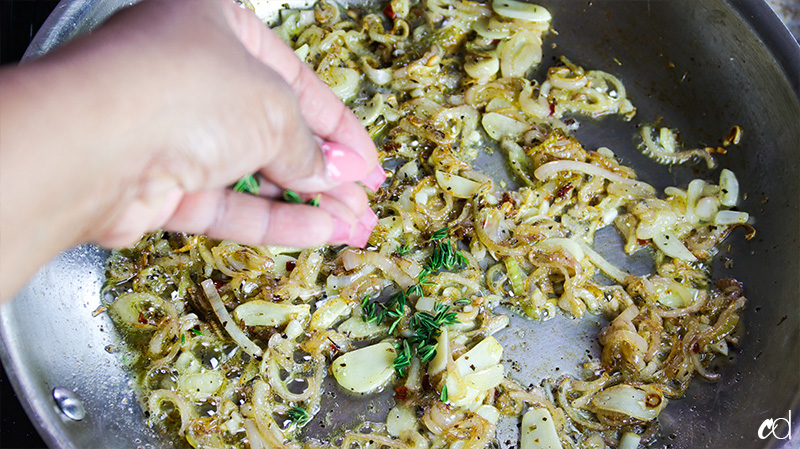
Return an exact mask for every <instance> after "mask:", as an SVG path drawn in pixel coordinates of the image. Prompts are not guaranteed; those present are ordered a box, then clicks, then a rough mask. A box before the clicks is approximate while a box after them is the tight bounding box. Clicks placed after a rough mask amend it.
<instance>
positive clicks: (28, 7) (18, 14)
mask: <svg viewBox="0 0 800 449" xmlns="http://www.w3.org/2000/svg"><path fill="white" fill-rule="evenodd" d="M57 4H58V1H55V0H0V63H2V64H3V65H6V64H16V63H17V62H18V61H19V60H20V58H22V55H23V53H25V49H26V48H27V47H28V44H29V43H30V42H31V39H33V36H34V35H35V34H36V32H37V31H38V30H39V28H40V27H41V26H42V23H44V21H45V19H47V16H48V15H50V12H51V11H52V10H53V8H55V6H56V5H57ZM46 447H47V446H46V445H45V444H44V441H42V439H41V437H39V434H38V433H37V432H36V429H35V428H34V427H33V424H31V422H30V421H29V420H28V417H27V415H25V411H24V410H23V409H22V406H21V405H20V403H19V401H18V400H17V397H16V395H15V394H14V390H13V388H11V384H10V383H9V381H8V377H7V376H6V372H5V369H2V370H0V448H2V449H44V448H46Z"/></svg>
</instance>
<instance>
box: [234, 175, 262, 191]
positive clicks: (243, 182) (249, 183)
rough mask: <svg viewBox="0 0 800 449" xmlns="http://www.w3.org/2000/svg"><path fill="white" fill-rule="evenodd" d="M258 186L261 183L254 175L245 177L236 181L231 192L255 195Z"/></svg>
mask: <svg viewBox="0 0 800 449" xmlns="http://www.w3.org/2000/svg"><path fill="white" fill-rule="evenodd" d="M260 186H261V182H260V181H259V180H258V178H257V177H256V176H255V175H247V176H245V177H243V178H242V179H240V180H238V181H236V184H235V185H234V186H233V190H234V191H236V192H242V193H249V194H251V195H257V194H258V189H259V187H260Z"/></svg>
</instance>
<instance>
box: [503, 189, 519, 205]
mask: <svg viewBox="0 0 800 449" xmlns="http://www.w3.org/2000/svg"><path fill="white" fill-rule="evenodd" d="M502 202H504V203H511V205H512V206H516V205H517V200H515V199H514V198H512V197H511V195H509V194H508V192H503V199H502Z"/></svg>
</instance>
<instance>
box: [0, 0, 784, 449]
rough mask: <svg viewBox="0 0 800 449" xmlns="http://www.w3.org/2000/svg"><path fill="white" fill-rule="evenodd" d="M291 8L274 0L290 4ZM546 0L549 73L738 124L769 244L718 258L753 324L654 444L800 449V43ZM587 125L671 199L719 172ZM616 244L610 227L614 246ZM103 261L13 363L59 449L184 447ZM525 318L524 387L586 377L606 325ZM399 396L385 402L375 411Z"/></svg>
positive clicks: (31, 322) (764, 31)
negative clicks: (131, 367)
mask: <svg viewBox="0 0 800 449" xmlns="http://www.w3.org/2000/svg"><path fill="white" fill-rule="evenodd" d="M129 3H130V2H126V1H121V0H63V1H62V2H61V4H60V5H59V6H58V7H57V8H56V10H55V12H54V13H53V15H52V16H51V17H50V18H49V19H48V21H47V22H46V23H45V25H44V26H43V27H42V30H41V31H40V33H39V35H37V37H36V39H35V41H34V43H33V44H32V45H31V47H30V49H29V51H28V53H27V57H28V58H33V57H36V56H39V55H41V54H43V53H46V52H47V51H49V50H51V49H52V48H54V47H55V46H57V45H58V44H60V43H63V42H65V41H68V40H69V39H71V38H73V37H75V36H77V35H79V34H82V33H86V32H88V31H89V30H91V29H92V28H93V27H95V26H97V25H98V24H99V23H101V22H102V21H103V20H104V19H105V18H106V17H107V16H108V15H110V14H111V13H112V12H113V11H115V10H117V9H119V8H121V7H123V6H125V5H127V4H129ZM285 3H286V2H284V1H280V2H279V1H275V2H274V7H275V10H277V9H278V8H280V5H283V4H285ZM288 3H289V4H290V6H299V4H298V2H288ZM540 3H541V4H543V5H545V6H546V7H548V8H549V9H550V11H551V12H552V13H553V17H554V19H553V27H554V29H556V30H557V31H558V33H559V34H558V35H557V36H552V35H551V36H550V37H549V38H548V41H546V47H545V48H546V53H545V60H544V62H543V65H546V64H547V63H548V62H549V61H552V58H554V57H557V56H560V55H564V56H566V57H568V58H569V59H570V60H572V61H575V62H577V63H579V64H581V65H583V66H585V67H591V68H597V69H601V70H605V71H608V72H611V73H613V74H615V75H617V76H618V77H619V78H621V79H622V80H623V82H624V83H625V85H626V87H627V89H628V92H629V96H630V98H631V100H632V101H633V103H634V104H635V105H636V106H637V108H638V115H637V120H639V121H654V120H656V119H658V118H661V119H662V121H663V123H665V124H668V125H669V126H670V127H672V128H678V129H680V130H681V137H682V140H683V141H685V142H697V143H705V144H709V145H711V144H716V143H718V142H719V140H720V139H721V138H722V137H723V136H724V135H725V134H726V133H727V132H728V130H729V129H730V128H731V126H732V125H740V126H741V127H742V128H743V129H744V137H743V139H742V142H741V144H740V145H739V146H738V147H737V148H735V149H734V150H733V151H729V152H728V154H727V155H725V156H724V157H722V158H721V159H720V162H721V164H720V165H721V168H723V167H724V168H730V169H732V170H733V171H734V172H736V174H737V176H738V177H739V179H740V182H741V184H742V191H743V192H746V197H745V199H744V201H743V203H742V205H741V208H742V209H743V210H746V211H748V212H750V213H751V215H752V216H754V217H755V225H756V228H757V229H758V235H757V237H756V238H755V239H754V240H752V241H745V240H744V238H743V235H742V234H740V233H734V235H733V236H732V237H730V240H729V241H728V243H731V247H732V249H731V250H730V252H729V253H728V252H727V251H726V253H725V254H724V255H725V257H728V258H730V260H732V261H733V263H732V265H731V264H728V266H729V268H727V267H725V266H723V264H721V263H717V264H716V267H715V270H716V273H715V276H716V277H717V278H719V277H735V278H737V279H739V280H741V281H743V282H744V284H745V288H746V295H747V297H748V299H749V304H748V308H747V309H746V311H745V314H744V321H745V331H744V334H743V335H742V339H741V344H740V345H739V347H738V349H737V350H736V351H735V352H734V353H732V354H731V357H730V360H727V361H725V362H724V363H722V364H721V365H720V366H719V370H720V372H721V373H722V374H723V376H722V379H721V380H720V381H719V382H718V383H715V384H710V383H705V382H703V381H700V380H697V381H696V382H694V383H693V386H692V387H691V388H690V390H689V392H688V394H687V396H686V398H685V399H682V400H677V401H673V402H672V403H671V405H670V407H668V408H667V410H666V411H665V412H664V413H662V415H661V418H660V421H661V424H662V426H663V430H662V436H661V438H660V440H659V441H658V442H657V443H656V444H655V445H654V446H653V447H658V448H662V447H663V448H687V449H689V448H691V449H695V448H717V447H720V448H721V447H725V448H732V449H739V448H741V449H760V448H764V449H766V448H772V449H779V448H780V449H789V448H796V447H800V313H798V310H800V256H798V254H800V47H798V45H797V42H796V41H795V40H794V39H793V38H792V36H791V35H790V34H789V32H788V31H787V30H786V29H785V28H784V27H783V25H782V24H781V22H780V21H779V19H778V18H777V17H776V16H775V15H774V13H773V12H772V11H771V10H770V9H769V7H768V6H767V5H766V4H765V3H763V2H762V1H761V0H729V1H724V0H704V1H697V0H670V1H666V0H661V1H657V0H653V1H645V0H641V1H636V0H632V1H625V0H608V1H600V0H595V1H577V0H569V1H555V0H553V1H541V2H540ZM582 123H583V124H582V126H581V128H580V129H579V130H578V132H577V136H578V137H579V139H581V140H582V141H583V142H584V143H585V144H586V146H587V147H589V148H595V147H597V146H600V145H603V146H608V147H611V148H613V149H614V151H615V152H616V153H617V154H620V155H621V156H622V157H623V158H624V159H625V160H626V161H627V162H628V163H629V164H631V165H633V167H634V168H636V170H637V172H638V174H639V177H640V178H641V179H644V180H645V181H647V182H649V183H651V184H653V185H654V186H655V187H657V188H659V189H662V188H663V187H665V186H668V185H682V184H685V183H686V182H688V180H689V179H691V177H697V176H700V177H707V178H713V177H715V176H716V175H717V174H718V172H707V171H704V170H703V171H700V170H699V169H698V171H695V169H693V168H684V167H676V168H674V169H672V170H668V169H667V168H665V167H664V166H660V165H657V164H655V163H653V162H651V161H650V160H649V159H647V158H646V157H645V156H642V155H641V154H639V153H638V152H637V151H636V150H635V148H634V144H633V135H634V133H635V131H636V130H635V123H626V122H622V121H619V120H616V119H611V118H609V119H603V120H600V121H597V122H592V121H589V120H583V121H582ZM613 248H614V242H613V236H611V235H609V239H608V242H607V243H606V244H605V249H604V250H605V251H608V252H607V253H606V254H609V253H613ZM106 255H107V252H106V251H104V250H102V249H99V248H96V247H93V246H82V247H78V248H74V249H71V250H69V251H66V252H65V253H63V254H61V255H60V256H58V257H57V258H55V259H54V260H53V261H52V262H51V263H50V264H48V265H47V266H45V267H43V268H42V269H41V270H40V271H39V273H38V274H37V275H36V277H35V278H34V279H33V280H32V281H31V282H30V284H29V285H28V286H27V287H26V288H25V289H24V290H23V291H22V292H21V293H20V294H19V295H18V296H17V297H16V298H15V299H14V300H13V301H11V302H9V303H6V304H3V305H2V306H0V356H1V357H2V361H3V365H4V366H5V368H6V370H7V371H8V373H9V377H10V378H11V380H12V382H13V383H14V385H15V388H16V390H17V392H18V393H19V395H20V396H21V397H22V399H23V403H24V406H25V407H26V409H27V411H28V413H29V415H30V416H31V419H32V420H33V421H34V422H35V423H36V425H37V426H38V428H39V430H40V433H41V434H42V435H43V437H44V439H45V440H46V441H47V443H48V445H50V447H52V448H68V449H73V448H75V449H77V448H81V449H88V448H137V447H141V448H169V447H179V445H177V444H176V443H173V442H172V441H171V440H170V438H169V437H167V436H165V435H161V434H159V433H157V432H155V431H153V430H152V429H149V428H148V427H147V426H146V425H145V418H144V415H143V413H142V410H141V408H140V407H139V405H138V404H137V403H136V400H135V397H134V395H133V392H132V388H131V385H130V378H129V376H128V374H127V373H126V368H125V363H126V362H125V357H124V349H123V350H120V348H119V347H118V345H119V344H120V343H119V341H118V339H117V336H116V334H115V331H114V328H113V326H112V324H111V321H110V320H109V319H108V317H106V316H105V315H103V314H101V315H99V316H97V317H93V316H92V311H93V310H95V309H96V308H97V307H98V306H99V305H100V295H99V289H100V286H101V284H102V279H103V270H102V263H103V260H104V258H105V257H106ZM620 257H621V256H620ZM632 263H634V264H635V263H636V261H633V262H632ZM512 323H513V325H514V329H521V328H524V329H525V333H524V336H521V335H520V333H519V332H512V331H510V330H506V331H504V335H503V336H502V337H501V342H503V343H504V346H506V347H511V346H515V347H517V348H518V349H516V350H515V351H513V350H512V354H508V355H509V356H510V358H515V359H517V360H518V361H520V362H521V365H522V370H521V372H520V373H519V374H518V375H517V376H515V377H516V378H517V379H518V380H519V381H521V382H523V383H524V382H533V383H538V382H539V381H540V380H541V379H542V378H543V377H547V376H554V375H555V374H554V373H555V369H556V368H559V370H560V371H559V373H563V372H565V371H567V372H569V371H574V370H575V369H576V365H577V364H578V363H579V362H580V361H581V360H582V357H583V356H584V355H583V353H582V352H581V351H582V349H581V350H580V351H578V350H575V349H570V348H575V347H576V343H577V344H578V345H581V348H584V347H588V346H589V345H592V344H593V343H592V342H593V335H594V333H596V331H597V327H596V326H597V325H596V324H595V323H594V322H592V321H584V322H580V321H572V320H569V319H567V318H565V317H559V318H556V319H553V320H551V321H548V322H545V323H530V322H526V321H523V320H521V319H520V320H516V319H514V320H512ZM554 336H555V338H554ZM521 340H524V342H522V341H521ZM515 343H519V344H516V345H515ZM522 343H524V344H522ZM112 349H117V350H112ZM595 349H596V348H595ZM54 389H55V390H56V391H57V392H58V394H57V395H56V396H58V398H59V399H60V400H56V399H55V398H54V394H53V392H54ZM337 401H338V402H337ZM389 401H390V400H389V399H388V398H384V397H381V396H377V397H375V398H374V400H373V402H374V405H375V406H376V407H374V408H375V409H378V410H380V408H381V405H382V404H386V403H388V402H389ZM366 402H368V401H363V400H359V401H355V400H352V399H348V398H347V397H345V396H342V395H340V396H339V397H338V398H337V399H335V400H333V402H331V403H330V404H327V405H328V407H331V408H333V407H339V408H340V409H341V410H355V412H354V413H352V414H350V415H347V416H342V418H341V420H342V422H348V421H349V420H354V419H357V418H359V417H361V418H363V417H365V414H366V418H367V419H370V418H377V419H381V420H382V418H383V417H381V416H379V415H380V414H379V412H376V413H377V415H376V416H372V415H369V414H368V413H367V412H366V411H365V409H366V408H367V407H366ZM74 418H81V419H79V420H75V419H74ZM779 418H790V419H789V421H790V422H791V436H792V438H791V439H790V438H788V435H785V433H786V430H788V429H785V428H784V429H785V430H782V431H780V432H775V433H773V434H769V435H766V434H765V432H763V431H762V432H761V433H759V429H760V428H761V426H762V423H764V422H765V420H767V419H773V420H774V419H779ZM507 427H508V428H505V429H501V432H502V433H501V434H499V435H498V441H499V442H500V446H501V447H514V446H515V445H516V441H517V440H516V436H515V434H516V428H515V427H514V426H507ZM309 432H310V434H312V435H320V434H324V431H323V430H322V429H314V428H312V429H310V430H309ZM762 436H763V437H764V438H761V437H762ZM779 437H786V438H782V439H781V438H779ZM507 441H508V443H506V442H507Z"/></svg>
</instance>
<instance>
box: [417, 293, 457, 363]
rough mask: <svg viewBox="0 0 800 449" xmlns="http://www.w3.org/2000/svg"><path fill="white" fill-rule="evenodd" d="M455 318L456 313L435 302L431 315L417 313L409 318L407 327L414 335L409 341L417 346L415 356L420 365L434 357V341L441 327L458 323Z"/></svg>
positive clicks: (446, 306) (439, 333)
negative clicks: (408, 326)
mask: <svg viewBox="0 0 800 449" xmlns="http://www.w3.org/2000/svg"><path fill="white" fill-rule="evenodd" d="M457 316H458V314H457V313H456V312H450V306H448V305H445V304H442V303H438V302H437V303H435V304H434V306H433V314H431V313H429V312H417V313H415V314H414V316H412V317H411V321H410V322H409V325H410V327H411V329H412V330H413V331H414V335H413V336H412V337H410V338H409V340H410V342H411V344H416V345H417V355H418V356H419V360H420V361H421V362H422V363H425V362H427V361H430V360H432V359H433V358H434V357H436V347H437V346H438V342H437V341H436V339H437V338H438V337H439V335H441V334H442V326H449V325H451V324H456V323H458V322H459V321H458V318H457Z"/></svg>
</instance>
